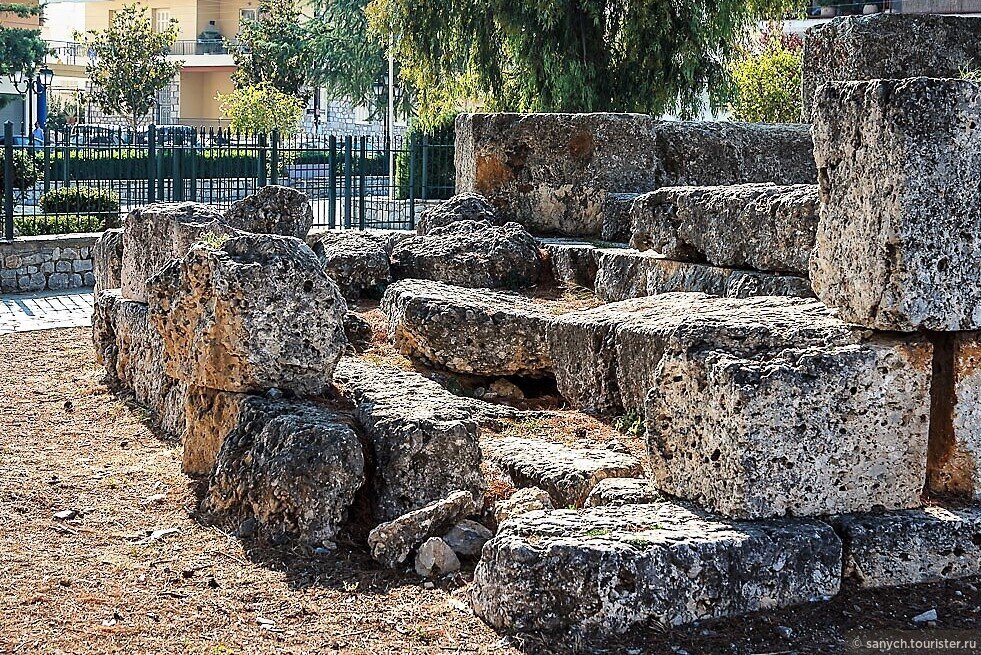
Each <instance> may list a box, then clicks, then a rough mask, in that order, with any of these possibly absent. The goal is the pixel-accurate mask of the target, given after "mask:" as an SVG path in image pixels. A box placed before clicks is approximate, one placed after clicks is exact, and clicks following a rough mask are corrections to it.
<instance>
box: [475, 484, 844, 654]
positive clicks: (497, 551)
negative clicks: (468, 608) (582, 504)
mask: <svg viewBox="0 0 981 655" xmlns="http://www.w3.org/2000/svg"><path fill="white" fill-rule="evenodd" d="M840 583H841V542H840V541H839V539H838V537H837V536H836V535H835V533H834V531H833V530H832V529H831V527H830V526H828V525H827V524H824V523H821V522H819V521H808V520H796V519H795V520H780V521H760V522H753V523H749V522H735V521H727V520H724V519H716V518H713V517H711V516H709V515H707V514H705V513H703V512H700V511H695V510H690V509H688V508H685V507H682V506H680V505H677V504H675V503H658V504H654V505H626V506H623V507H597V508H592V509H589V510H585V511H582V512H573V511H567V510H557V511H552V512H548V513H541V512H536V513H534V514H526V515H524V516H520V517H517V518H513V519H511V520H509V521H507V522H505V523H504V524H503V525H502V526H501V529H500V531H499V532H498V534H497V536H496V537H495V538H494V539H492V540H491V541H489V542H488V543H487V545H485V546H484V551H483V555H482V557H481V560H480V563H479V564H478V565H477V569H476V572H475V573H474V581H473V586H472V590H471V599H472V601H473V607H474V611H475V612H476V614H477V616H479V617H480V618H482V619H483V620H484V621H486V622H487V623H488V624H490V625H491V626H492V627H494V628H496V629H499V630H506V631H514V632H519V633H525V634H530V633H534V634H540V633H544V634H546V635H556V636H559V635H563V636H566V637H572V638H573V639H574V638H577V637H583V638H587V639H590V638H596V637H604V638H606V639H607V640H609V638H610V636H611V635H617V634H622V633H624V632H626V631H627V630H629V629H631V628H633V627H637V626H643V625H651V624H654V625H663V626H677V625H682V624H686V623H691V622H693V621H700V620H704V619H710V618H719V617H726V616H738V615H741V614H745V613H748V612H754V611H760V610H772V609H776V608H779V607H785V606H788V605H794V604H797V603H804V602H808V601H813V600H818V599H821V598H825V597H827V596H833V595H834V594H836V593H837V592H838V589H839V586H840Z"/></svg>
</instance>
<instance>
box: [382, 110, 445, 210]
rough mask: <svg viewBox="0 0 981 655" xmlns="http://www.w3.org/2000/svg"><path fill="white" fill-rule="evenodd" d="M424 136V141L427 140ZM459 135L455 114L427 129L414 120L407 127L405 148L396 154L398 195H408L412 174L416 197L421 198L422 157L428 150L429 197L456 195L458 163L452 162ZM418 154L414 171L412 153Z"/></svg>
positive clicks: (427, 189) (427, 176)
mask: <svg viewBox="0 0 981 655" xmlns="http://www.w3.org/2000/svg"><path fill="white" fill-rule="evenodd" d="M424 138H425V144H426V145H423V143H424ZM455 138H456V131H455V130H454V117H452V116H450V117H447V119H446V120H445V121H444V122H442V123H440V125H438V126H436V127H435V128H433V129H432V130H431V131H429V132H428V133H427V132H424V131H423V130H422V129H421V128H419V127H418V125H416V124H415V123H411V124H410V125H409V127H408V129H407V130H406V131H405V138H404V140H403V144H404V146H403V149H402V150H400V151H399V152H398V154H397V156H396V158H395V183H396V185H397V189H398V197H399V198H401V199H406V198H408V197H409V179H410V177H413V175H412V174H413V172H414V178H413V187H414V189H413V190H414V193H413V196H414V197H415V198H422V197H423V193H422V183H423V179H422V168H423V167H422V160H423V150H425V151H426V193H425V197H426V198H427V199H430V200H446V199H447V198H450V197H452V196H453V192H454V189H455V187H456V167H455V166H454V164H453V143H454V139H455ZM410 153H412V155H413V156H414V158H415V162H414V171H413V170H411V169H410V161H409V154H410Z"/></svg>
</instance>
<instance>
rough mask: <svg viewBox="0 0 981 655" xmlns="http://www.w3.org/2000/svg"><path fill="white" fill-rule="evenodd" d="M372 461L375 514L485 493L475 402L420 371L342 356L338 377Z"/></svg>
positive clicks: (387, 516)
mask: <svg viewBox="0 0 981 655" xmlns="http://www.w3.org/2000/svg"><path fill="white" fill-rule="evenodd" d="M335 377H336V379H337V381H338V382H339V383H340V384H341V385H342V389H343V393H344V395H345V396H346V397H347V398H349V399H350V400H352V401H353V402H354V404H355V412H354V414H355V418H356V419H357V421H358V423H359V424H360V425H361V427H362V429H363V430H364V432H365V435H366V436H367V439H368V442H369V444H370V448H371V452H372V459H373V461H374V462H375V467H376V471H375V476H374V487H375V488H374V491H375V508H374V510H375V518H376V519H378V520H380V521H390V520H392V519H394V518H396V517H398V516H401V515H402V514H405V513H407V512H410V511H412V510H414V509H418V508H420V507H423V506H425V505H426V504H428V503H431V502H433V501H435V500H439V499H442V498H445V497H446V496H447V495H449V494H450V493H451V492H453V491H458V490H462V491H466V492H467V493H469V494H470V495H471V496H473V498H475V499H477V498H482V497H483V492H484V479H483V476H482V475H481V472H480V458H481V454H480V445H479V441H478V436H479V426H478V424H477V420H476V412H475V411H474V409H473V404H472V402H473V401H470V400H468V399H466V398H460V397H458V396H454V395H453V394H451V393H450V392H448V391H446V390H445V389H443V387H441V386H440V385H439V384H437V383H436V382H433V381H432V380H429V379H427V378H425V377H423V376H422V375H419V374H418V373H412V372H408V371H402V370H399V369H395V368H389V367H382V366H372V365H370V364H366V363H364V362H361V361H358V360H355V359H348V358H345V359H344V360H342V361H341V363H340V365H339V366H338V367H337V372H336V374H335Z"/></svg>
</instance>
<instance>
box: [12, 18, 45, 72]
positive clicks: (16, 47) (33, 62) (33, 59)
mask: <svg viewBox="0 0 981 655" xmlns="http://www.w3.org/2000/svg"><path fill="white" fill-rule="evenodd" d="M4 13H6V14H14V15H16V16H19V17H20V18H27V17H29V16H40V15H41V7H39V6H36V5H25V4H20V3H0V14H4ZM47 51H48V46H47V44H46V43H45V42H44V39H42V38H41V30H32V29H25V28H21V27H0V75H3V76H7V75H9V74H11V73H16V72H18V71H23V72H24V73H25V74H26V75H27V76H33V75H34V72H35V71H36V70H37V69H38V67H39V66H40V65H41V63H42V62H43V61H44V55H45V54H46V53H47Z"/></svg>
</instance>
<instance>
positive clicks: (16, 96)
mask: <svg viewBox="0 0 981 655" xmlns="http://www.w3.org/2000/svg"><path fill="white" fill-rule="evenodd" d="M18 4H24V5H31V6H37V4H38V1H37V0H19V1H18ZM0 28H6V29H26V30H37V29H40V20H39V18H38V17H37V16H27V17H24V16H18V15H17V14H16V13H14V12H11V11H0ZM0 105H2V106H0V125H2V124H3V123H4V122H6V121H12V122H13V123H14V124H15V125H18V126H19V125H21V124H22V123H23V121H24V118H25V116H26V101H25V98H24V95H22V94H21V93H19V92H18V91H17V89H15V88H14V85H13V84H12V83H11V82H10V80H9V79H7V78H6V76H0Z"/></svg>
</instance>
